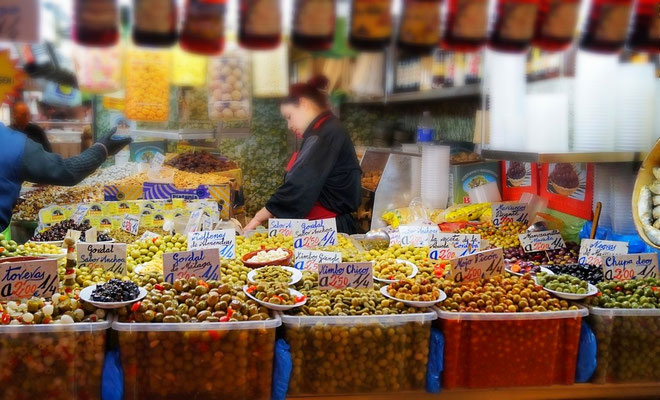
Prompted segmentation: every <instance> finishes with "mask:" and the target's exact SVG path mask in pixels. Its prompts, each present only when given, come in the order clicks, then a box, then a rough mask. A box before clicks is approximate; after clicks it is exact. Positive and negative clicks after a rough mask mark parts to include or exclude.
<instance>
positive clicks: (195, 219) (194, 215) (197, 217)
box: [184, 209, 204, 234]
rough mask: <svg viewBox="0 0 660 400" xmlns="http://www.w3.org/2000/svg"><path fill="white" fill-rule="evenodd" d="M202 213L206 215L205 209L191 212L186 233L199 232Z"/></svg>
mask: <svg viewBox="0 0 660 400" xmlns="http://www.w3.org/2000/svg"><path fill="white" fill-rule="evenodd" d="M202 215H204V210H201V209H197V210H194V211H193V212H191V213H190V217H189V218H188V223H187V224H186V229H185V231H184V233H186V234H188V233H190V232H197V231H198V230H199V223H200V222H201V220H202Z"/></svg>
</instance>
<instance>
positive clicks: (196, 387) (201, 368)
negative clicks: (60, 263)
mask: <svg viewBox="0 0 660 400" xmlns="http://www.w3.org/2000/svg"><path fill="white" fill-rule="evenodd" d="M281 323H282V321H281V320H280V318H279V317H278V316H276V317H275V318H274V319H270V320H266V321H245V322H213V323H158V324H149V323H121V322H114V323H113V324H112V328H113V329H114V330H116V331H118V332H119V346H120V353H121V361H122V367H123V370H124V399H125V400H138V399H160V400H167V399H177V400H180V399H185V398H188V399H220V398H221V399H223V400H260V399H263V400H268V399H270V388H271V380H272V372H273V354H274V346H275V329H276V328H277V327H278V326H280V325H281Z"/></svg>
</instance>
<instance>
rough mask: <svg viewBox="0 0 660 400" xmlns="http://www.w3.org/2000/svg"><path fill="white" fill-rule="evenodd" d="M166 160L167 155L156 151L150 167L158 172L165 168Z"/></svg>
mask: <svg viewBox="0 0 660 400" xmlns="http://www.w3.org/2000/svg"><path fill="white" fill-rule="evenodd" d="M164 162H165V155H164V154H163V153H159V152H156V154H154V158H152V159H151V164H150V165H149V168H150V169H151V170H152V171H154V172H158V171H160V170H161V168H163V163H164Z"/></svg>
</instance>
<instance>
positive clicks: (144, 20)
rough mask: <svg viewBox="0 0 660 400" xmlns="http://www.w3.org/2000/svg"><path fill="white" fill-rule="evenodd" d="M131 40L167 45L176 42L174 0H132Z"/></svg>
mask: <svg viewBox="0 0 660 400" xmlns="http://www.w3.org/2000/svg"><path fill="white" fill-rule="evenodd" d="M133 13H134V14H133V42H135V43H136V44H138V45H141V46H150V47H168V46H171V45H173V44H174V43H176V40H177V33H176V26H177V7H176V2H175V0H133Z"/></svg>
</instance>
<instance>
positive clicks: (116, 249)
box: [76, 243, 126, 275]
mask: <svg viewBox="0 0 660 400" xmlns="http://www.w3.org/2000/svg"><path fill="white" fill-rule="evenodd" d="M76 253H77V254H78V266H79V267H88V268H89V269H90V270H94V269H96V268H102V269H103V271H104V272H108V271H109V272H113V273H115V274H119V275H126V244H124V243H110V244H101V243H78V244H76Z"/></svg>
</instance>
